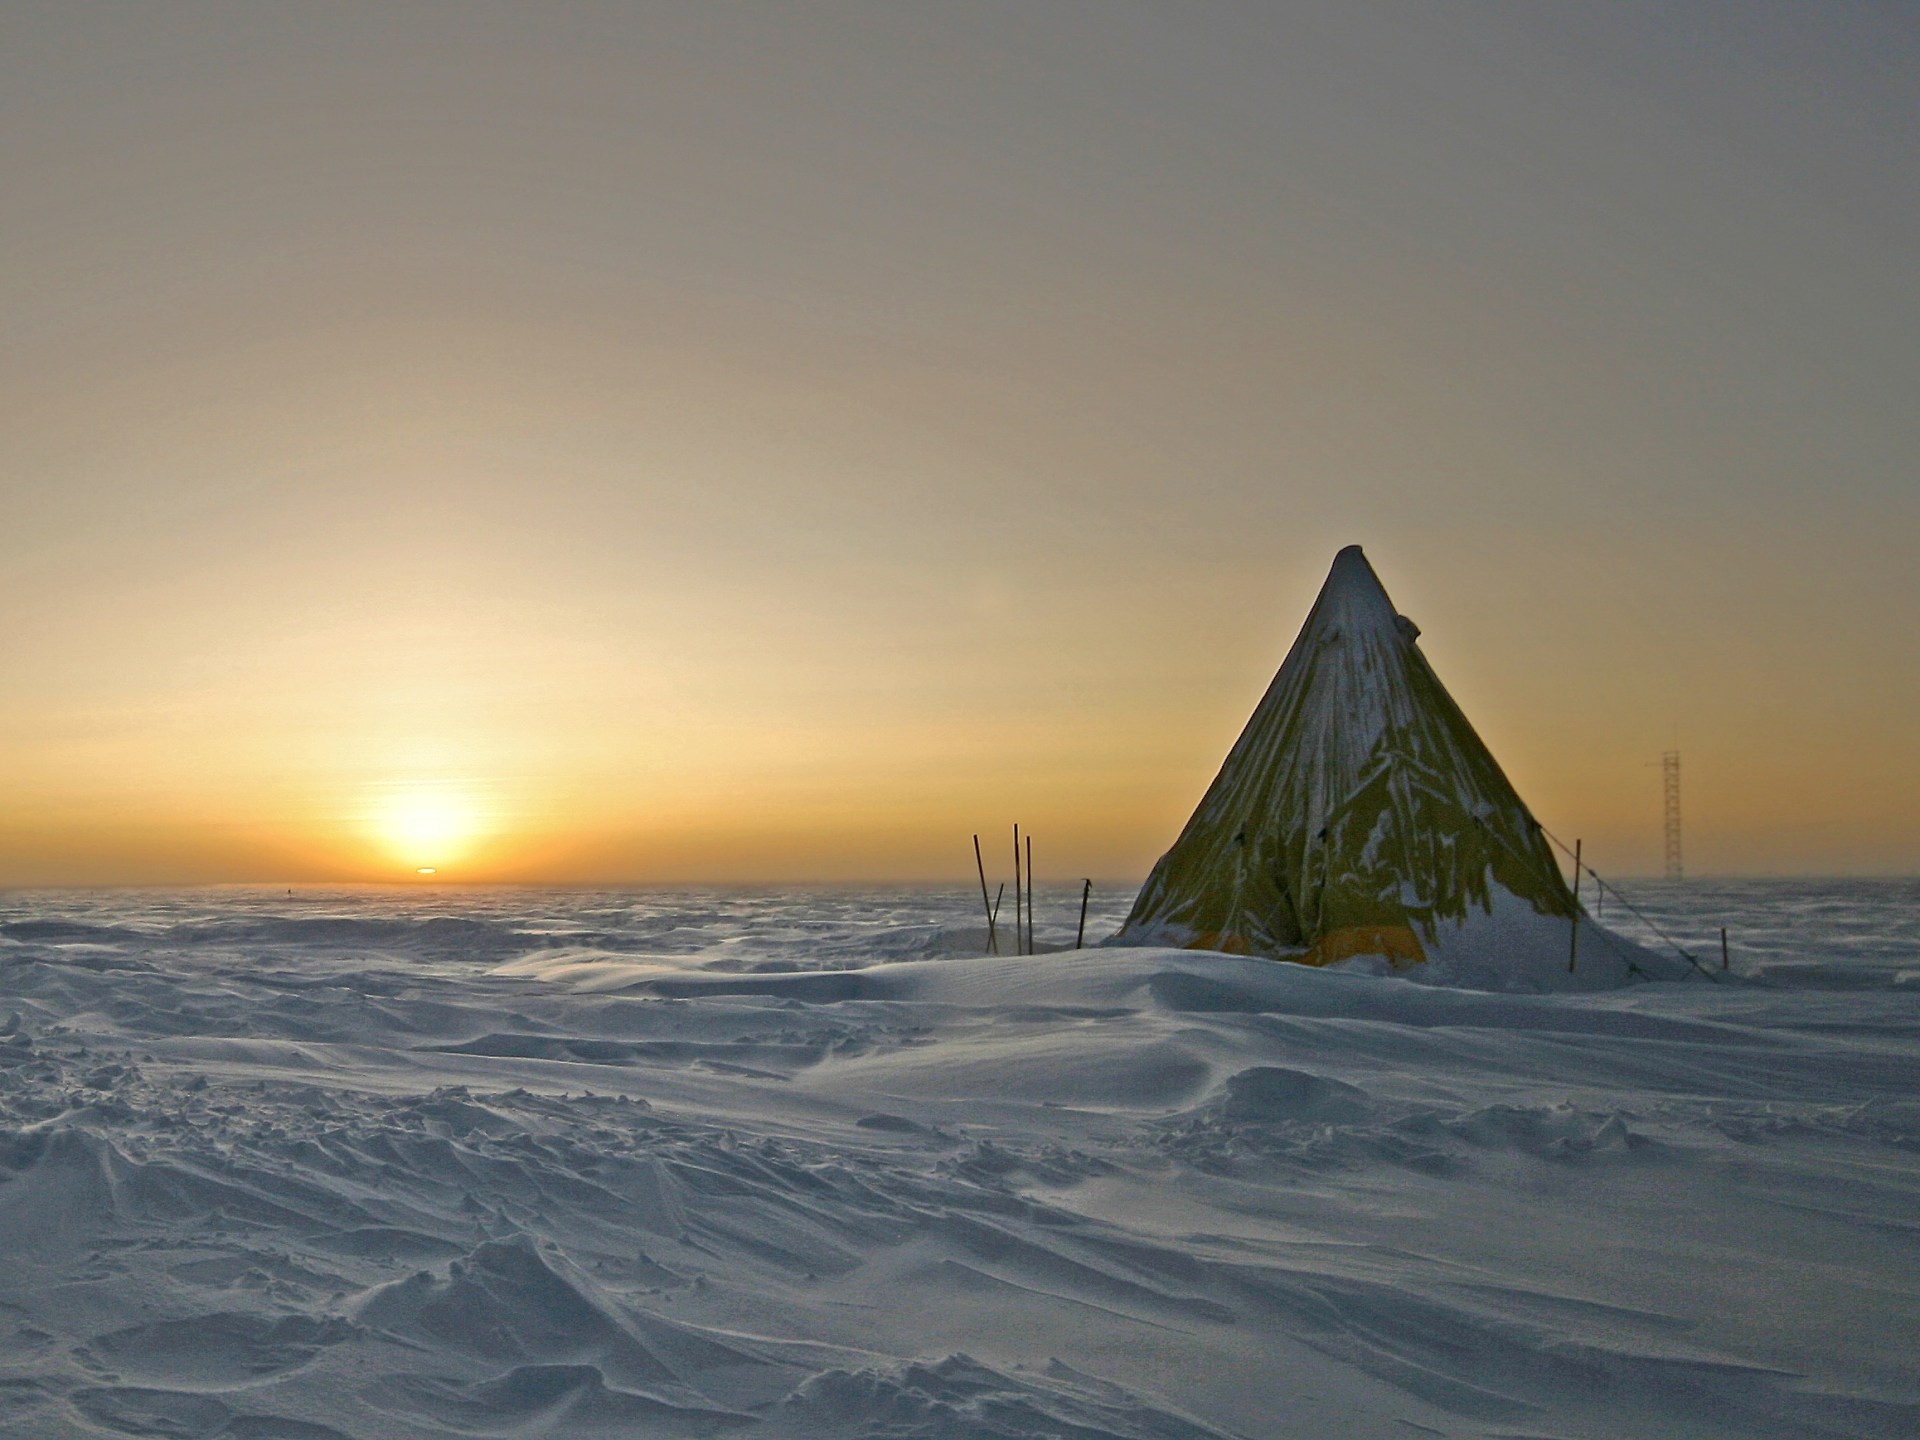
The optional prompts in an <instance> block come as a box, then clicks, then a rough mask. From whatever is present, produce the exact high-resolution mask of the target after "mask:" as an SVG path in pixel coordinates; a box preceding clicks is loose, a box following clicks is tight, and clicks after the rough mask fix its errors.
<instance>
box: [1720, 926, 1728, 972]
mask: <svg viewBox="0 0 1920 1440" xmlns="http://www.w3.org/2000/svg"><path fill="white" fill-rule="evenodd" d="M1720 968H1721V969H1722V970H1725V969H1726V968H1727V927H1726V926H1724V925H1722V926H1721V927H1720Z"/></svg>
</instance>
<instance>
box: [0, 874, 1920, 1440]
mask: <svg viewBox="0 0 1920 1440" xmlns="http://www.w3.org/2000/svg"><path fill="white" fill-rule="evenodd" d="M1109 894H1110V897H1111V898H1110V899H1109V900H1107V901H1106V902H1105V903H1102V902H1101V900H1100V897H1099V896H1098V894H1097V895H1096V910H1095V915H1094V922H1095V923H1094V924H1093V925H1092V926H1090V930H1091V931H1093V932H1094V933H1097V934H1102V935H1104V934H1106V933H1108V932H1109V931H1111V929H1112V928H1113V927H1114V925H1115V924H1117V923H1118V920H1119V919H1120V916H1121V913H1122V907H1123V906H1124V903H1125V900H1126V899H1127V898H1129V897H1130V895H1131V891H1130V890H1122V889H1120V888H1117V887H1116V888H1114V889H1112V890H1111V891H1110V892H1109ZM1637 898H1639V899H1640V901H1641V903H1642V906H1643V908H1644V909H1645V910H1646V912H1647V914H1648V916H1650V917H1651V919H1652V920H1653V921H1654V922H1656V923H1657V924H1658V925H1659V926H1660V927H1661V928H1662V929H1664V930H1668V931H1670V932H1672V933H1673V934H1675V935H1676V936H1677V937H1679V938H1680V939H1681V941H1682V943H1684V944H1686V945H1688V946H1689V948H1691V949H1692V950H1693V951H1694V952H1695V953H1696V954H1698V955H1700V956H1702V957H1703V959H1706V960H1707V961H1709V962H1710V963H1711V964H1713V965H1715V966H1717V959H1718V940H1717V927H1718V926H1719V925H1721V924H1727V925H1728V926H1729V927H1730V928H1731V931H1732V936H1733V945H1734V962H1735V963H1734V971H1733V972H1732V973H1731V975H1730V976H1729V977H1728V979H1727V981H1726V982H1725V983H1721V984H1713V983H1709V982H1707V981H1705V980H1704V979H1701V978H1700V977H1698V976H1695V977H1694V978H1693V979H1692V980H1691V981H1689V982H1688V983H1683V984H1678V983H1677V984H1636V985H1633V986H1630V987H1628V988H1625V989H1620V990H1614V991H1610V992H1607V993H1603V994H1511V993H1503V994H1495V993H1488V992H1483V991H1479V990H1474V989H1468V988H1462V987H1461V986H1460V985H1459V984H1456V985H1453V986H1437V985H1431V984H1424V985H1416V984H1411V983H1408V981H1407V980H1405V979H1404V978H1397V977H1393V976H1374V975H1366V974H1357V973H1346V972H1342V971H1339V970H1333V971H1316V970H1310V969H1306V968H1303V967H1299V966H1293V965H1286V964H1277V963H1273V962H1268V961H1261V960H1252V959H1245V958H1233V957H1227V956H1221V955H1213V954H1206V953H1201V952H1191V951H1173V950H1164V949H1152V948H1144V947H1143V948H1103V949H1089V950H1083V951H1078V952H1074V951H1070V950H1064V949H1062V950H1055V951H1053V952H1052V953H1043V954H1040V955H1037V956H1033V957H1029V958H1017V957H987V956H981V955H980V954H979V950H980V948H981V946H982V944H983V941H984V927H983V925H982V924H981V922H980V921H979V919H978V918H977V916H976V914H975V913H974V912H975V909H976V908H977V906H978V904H979V901H978V897H977V895H975V896H972V897H969V896H968V895H967V894H966V892H965V891H963V890H958V889H956V890H955V891H954V892H953V893H951V894H941V893H930V892H911V891H874V892H807V891H794V892H779V893H753V894H748V893H731V892H711V893H694V892H680V893H672V894H667V893H660V894H652V893H586V892H510V891H479V892H461V891H443V892H432V891H393V892H382V891H357V892H324V891H303V892H300V893H299V894H298V895H297V896H296V897H293V898H289V897H287V896H286V895H285V894H284V893H273V892H260V891H249V890H221V891H200V892H191V891H176V892H164V893H150V894H149V893H137V892H111V893H108V892H101V893H84V892H64V893H44V894H26V893H14V894H5V895H0V1434H4V1435H7V1436H15V1435H18V1436H23V1437H42V1436H45V1437H72V1436H90V1437H106V1436H115V1437H118V1436H129V1435H132V1436H204V1437H241V1440H245V1437H256V1440H329V1437H332V1440H337V1437H341V1436H346V1437H355V1440H372V1437H386V1436H392V1437H436V1436H469V1435H518V1436H536V1435H554V1436H639V1435H645V1436H678V1435H688V1436H696V1435H697V1436H705V1435H741V1436H779V1437H800V1436H841V1435H845V1436H876V1437H877V1436H888V1437H943V1440H949V1437H1016V1436H1017V1437H1037V1436H1072V1437H1080V1440H1088V1437H1128V1440H1135V1437H1151V1440H1198V1437H1218V1436H1242V1437H1279V1436H1314V1437H1323V1436H1333V1435H1338V1436H1362V1437H1365V1436H1394V1437H1404V1436H1407V1435H1410V1434H1412V1435H1418V1434H1440V1435H1451V1436H1473V1435H1488V1436H1492V1435H1501V1436H1522V1435H1533V1436H1538V1435H1553V1436H1565V1437H1572V1436H1633V1437H1645V1436H1661V1435H1672V1436H1688V1437H1715V1436H1727V1437H1732V1436H1741V1437H1749V1436H1796V1437H1798V1436H1906V1435H1911V1434H1913V1433H1916V1431H1920V1375H1917V1373H1916V1369H1915V1366H1914V1364H1913V1360H1912V1348H1913V1347H1912V1341H1913V1337H1914V1335H1915V1334H1920V1219H1916V1217H1917V1216H1920V884H1915V883H1913V882H1880V883H1869V882H1859V883H1850V884H1843V883H1827V884H1811V883H1808V884H1789V883H1772V884H1723V885H1712V884H1703V883H1698V882H1696V883H1690V884H1688V885H1687V886H1684V887H1662V886H1648V887H1642V889H1641V890H1639V891H1638V892H1637ZM1040 900H1041V903H1040V913H1041V917H1042V924H1041V927H1040V934H1039V939H1040V941H1041V944H1042V945H1043V946H1047V945H1054V946H1064V945H1067V944H1070V943H1071V940H1072V933H1073V924H1074V921H1075V920H1076V919H1077V902H1078V891H1077V889H1076V890H1074V891H1073V892H1072V893H1071V894H1069V893H1067V892H1064V891H1062V892H1060V893H1057V894H1052V895H1049V894H1048V893H1046V892H1045V891H1043V892H1042V894H1041V897H1040ZM1049 917H1052V921H1053V923H1051V924H1049V923H1047V922H1048V918H1049ZM1602 918H1603V919H1604V920H1605V921H1606V922H1607V923H1608V924H1610V925H1618V926H1619V927H1620V928H1621V929H1622V930H1623V931H1624V932H1626V933H1627V934H1629V935H1630V936H1632V937H1633V938H1636V939H1639V940H1642V941H1647V942H1649V943H1658V942H1657V937H1655V936H1653V935H1652V934H1651V933H1650V932H1648V931H1647V930H1645V929H1644V928H1642V927H1641V926H1640V924H1639V922H1638V921H1637V920H1635V919H1634V918H1633V917H1630V916H1624V915H1621V914H1618V913H1615V912H1613V911H1609V912H1607V913H1605V914H1604V915H1603V916H1602ZM1448 961H1449V963H1450V964H1452V965H1454V966H1455V969H1454V972H1453V974H1454V978H1455V979H1456V981H1470V980H1471V979H1472V978H1473V974H1474V970H1473V963H1474V957H1473V956H1471V955H1463V956H1459V957H1448ZM1489 973H1491V972H1489Z"/></svg>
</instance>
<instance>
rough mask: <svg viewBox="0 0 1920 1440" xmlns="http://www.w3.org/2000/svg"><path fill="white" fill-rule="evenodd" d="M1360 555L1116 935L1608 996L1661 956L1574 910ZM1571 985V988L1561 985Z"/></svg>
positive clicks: (1658, 970) (1354, 549) (1529, 820)
mask: <svg viewBox="0 0 1920 1440" xmlns="http://www.w3.org/2000/svg"><path fill="white" fill-rule="evenodd" d="M1419 634H1420V631H1419V629H1418V627H1416V626H1415V625H1414V624H1413V622H1412V621H1411V620H1408V619H1407V618H1406V617H1405V616H1404V615H1400V614H1398V613H1396V611H1395V610H1394V608H1393V603H1392V601H1390V600H1389V599H1388V598H1387V592H1386V590H1385V589H1384V588H1382V586H1381V584H1380V580H1379V578H1378V577H1377V576H1376V575H1375V574H1374V572H1373V567H1372V566H1371V565H1370V564H1368V563H1367V558H1366V556H1365V555H1364V554H1362V553H1361V550H1360V547H1359V546H1357V545H1349V546H1348V547H1347V548H1346V549H1344V550H1342V551H1341V552H1340V553H1339V554H1338V555H1336V556H1335V557H1334V561H1333V569H1332V570H1331V572H1330V573H1329V574H1328V576H1327V580H1326V583H1325V585H1323V586H1322V587H1321V590H1320V596H1319V599H1317V600H1316V601H1315V602H1314V605H1313V609H1312V611H1311V612H1310V613H1309V614H1308V616H1307V622H1306V624H1305V625H1304V626H1303V627H1301V630H1300V634H1299V637H1298V638H1297V639H1295V641H1294V642H1293V648H1292V649H1291V650H1289V651H1288V652H1287V657H1286V659H1285V661H1284V662H1283V663H1282V664H1281V666H1280V670H1279V673H1278V674H1277V675H1275V676H1274V679H1273V683H1272V685H1270V686H1269V687H1268V688H1267V693H1266V695H1265V697H1264V698H1263V699H1262V700H1261V701H1260V704H1259V706H1258V707H1257V708H1256V709H1255V710H1254V712H1253V718H1252V719H1251V720H1249V721H1248V722H1247V727H1246V729H1245V730H1244V731H1243V732H1242V733H1241V736H1240V738H1239V740H1238V741H1237V742H1236V743H1235V744H1234V747H1233V749H1232V751H1231V752H1230V753H1229V754H1228V755H1227V759H1226V763H1225V764H1223V765H1222V766H1221V767H1220V773H1219V774H1218V775H1217V776H1216V777H1215V778H1214V781H1213V784H1212V785H1211V786H1209V787H1208V789H1207V792H1206V795H1205V796H1204V797H1203V798H1202V799H1201V801H1200V806H1199V808H1198V809H1197V810H1195V811H1194V813H1193V817H1192V818H1191V819H1190V820H1188V821H1187V824H1186V828H1185V829H1184V830H1182V831H1181V832H1180V836H1179V838H1178V839H1176V840H1175V841H1174V843H1173V848H1172V849H1170V850H1169V851H1167V853H1166V854H1165V855H1164V856H1162V857H1161V859H1160V862H1159V863H1158V864H1157V865H1155V866H1154V868H1153V873H1152V874H1151V875H1150V876H1149V877H1148V879H1147V883H1146V885H1145V886H1144V887H1143V888H1142V889H1141V891H1140V894H1139V897H1138V898H1137V899H1136V900H1135V901H1134V904H1133V909H1132V912H1131V913H1130V914H1129V915H1128V916H1127V920H1126V923H1125V925H1124V926H1122V927H1121V930H1120V932H1119V934H1118V935H1116V936H1115V937H1114V938H1115V941H1116V942H1117V943H1121V944H1142V945H1172V946H1180V947H1185V948H1191V949H1204V950H1222V951H1226V952H1228V953H1230V954H1239V955H1262V956H1271V957H1274V958H1278V959H1287V960H1296V961H1301V962H1303V963H1305V964H1309V965H1329V964H1334V963H1336V962H1340V961H1346V960H1354V959H1358V958H1359V957H1371V962H1370V963H1371V964H1372V966H1373V967H1374V968H1387V967H1391V968H1393V969H1396V970H1404V971H1410V972H1417V973H1416V974H1415V978H1420V979H1431V980H1450V981H1455V982H1459V983H1469V984H1481V985H1491V986H1495V987H1498V988H1525V989H1540V988H1554V989H1560V988H1568V987H1569V986H1573V987H1577V988H1588V987H1590V986H1599V985H1617V984H1620V983H1622V982H1623V981H1624V980H1626V979H1627V978H1629V977H1630V976H1631V975H1633V974H1634V973H1636V972H1637V973H1640V974H1647V975H1652V974H1666V973H1670V971H1671V969H1672V967H1671V965H1670V964H1668V963H1666V962H1663V961H1662V960H1660V959H1659V957H1656V956H1653V955H1651V954H1649V953H1648V952H1647V951H1645V950H1642V949H1641V948H1640V947H1638V946H1634V945H1630V944H1628V943H1627V942H1626V941H1624V940H1621V939H1620V938H1619V937H1617V936H1613V935H1610V934H1608V933H1606V932H1603V931H1599V930H1598V927H1596V926H1593V925H1592V923H1591V921H1589V920H1587V919H1584V918H1583V919H1582V920H1581V921H1580V926H1581V930H1582V941H1581V948H1582V949H1584V950H1585V951H1586V952H1587V958H1586V961H1585V966H1584V971H1585V973H1584V974H1578V973H1576V974H1575V975H1573V976H1567V967H1568V960H1569V955H1570V951H1571V950H1572V949H1573V942H1572V939H1571V935H1570V931H1571V929H1572V927H1573V924H1574V917H1575V914H1576V911H1577V906H1576V903H1575V900H1574V897H1573V895H1572V893H1571V892H1570V890H1569V889H1568V886H1567V883H1566V881H1565V879H1563V878H1562V876H1561V873H1560V867H1559V866H1558V865H1557V864H1556V863H1555V861H1554V858H1553V854H1552V852H1551V851H1550V850H1549V848H1548V844H1547V840H1546V838H1545V836H1544V835H1543V834H1542V833H1541V830H1540V826H1539V824H1538V823H1537V822H1536V821H1535V820H1534V818H1533V816H1532V814H1531V813H1529V811H1528V810H1527V807H1526V806H1525V805H1524V804H1523V803H1522V802H1521V800H1520V797H1519V796H1518V795H1517V794H1515V793H1514V789H1513V786H1512V785H1511V784H1510V783H1509V782H1508V780H1507V777H1506V776H1505V775H1504V774H1503V773H1502V772H1501V770H1500V767H1499V765H1498V764H1497V763H1495V761H1494V758H1493V756H1492V755H1491V754H1490V753H1489V752H1488V750H1487V747H1486V746H1485V745H1484V744H1483V743H1482V742H1481V740H1480V737H1479V736H1478V735H1476V734H1475V733H1474V730H1473V727H1472V726H1471V725H1470V724H1468V722H1467V717H1466V716H1465V715H1464V714H1462V713H1461V710H1460V707H1459V706H1458V705H1456V704H1455V703H1454V702H1453V698H1452V697H1451V696H1450V695H1448V694H1447V691H1446V688H1445V687H1444V686H1443V685H1442V684H1441V683H1440V679H1439V677H1438V676H1437V675H1435V674H1434V672H1433V667H1432V666H1430V665H1429V664H1428V663H1427V660H1426V657H1425V656H1424V655H1422V654H1421V653H1420V647H1419V645H1418V644H1417V643H1416V641H1417V639H1418V637H1419ZM1562 977H1566V978H1562Z"/></svg>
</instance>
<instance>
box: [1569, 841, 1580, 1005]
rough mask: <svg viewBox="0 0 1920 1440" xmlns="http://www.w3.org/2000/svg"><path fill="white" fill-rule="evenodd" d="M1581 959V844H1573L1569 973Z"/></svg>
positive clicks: (1577, 842) (1576, 842)
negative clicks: (1574, 963)
mask: <svg viewBox="0 0 1920 1440" xmlns="http://www.w3.org/2000/svg"><path fill="white" fill-rule="evenodd" d="M1579 957H1580V842H1579V840H1578V839H1576V840H1575V841H1574V842H1573V930H1572V932H1571V933H1570V934H1569V935H1568V937H1567V973H1568V974H1569V975H1571V974H1573V962H1574V961H1575V960H1577V959H1578V958H1579Z"/></svg>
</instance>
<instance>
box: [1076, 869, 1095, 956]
mask: <svg viewBox="0 0 1920 1440" xmlns="http://www.w3.org/2000/svg"><path fill="white" fill-rule="evenodd" d="M1092 894H1093V881H1091V880H1089V881H1087V882H1086V883H1085V884H1084V885H1082V886H1081V887H1080V928H1079V929H1078V930H1076V931H1074V932H1073V948H1074V949H1076V950H1078V949H1079V948H1080V943H1081V942H1082V941H1083V940H1085V939H1086V938H1087V900H1088V899H1089V898H1090V897H1091V896H1092Z"/></svg>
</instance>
